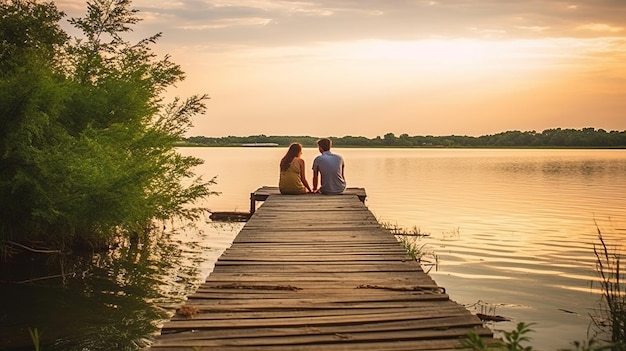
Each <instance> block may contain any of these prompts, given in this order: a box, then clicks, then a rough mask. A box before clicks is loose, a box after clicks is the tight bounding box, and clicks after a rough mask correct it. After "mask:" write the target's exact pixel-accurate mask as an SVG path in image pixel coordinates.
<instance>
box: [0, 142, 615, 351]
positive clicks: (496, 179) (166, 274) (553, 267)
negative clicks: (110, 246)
mask: <svg viewBox="0 0 626 351" xmlns="http://www.w3.org/2000/svg"><path fill="white" fill-rule="evenodd" d="M285 151H286V148H181V149H180V152H181V153H183V154H185V155H194V156H197V157H200V158H202V159H204V160H206V162H205V164H204V165H202V166H199V167H198V169H197V172H198V173H199V174H202V175H203V176H204V177H205V178H207V179H209V178H211V177H213V176H217V178H216V180H217V182H218V183H217V185H215V186H214V187H213V190H215V191H218V192H221V195H220V196H214V197H211V198H209V199H207V200H206V203H204V205H206V206H207V207H208V208H210V209H212V210H214V211H233V210H236V211H248V209H249V197H250V193H251V192H252V191H254V190H256V189H257V188H259V187H261V186H264V185H276V184H277V182H278V162H279V160H280V158H281V157H282V156H283V154H284V152H285ZM333 151H335V152H337V153H340V154H341V155H343V157H344V159H345V161H346V179H347V182H348V186H351V187H363V188H365V189H366V191H367V200H366V205H367V206H368V208H369V209H370V210H371V211H372V212H373V213H374V214H375V215H376V217H377V218H378V219H379V220H380V221H381V222H386V223H390V224H392V225H397V226H400V227H404V228H409V229H410V228H412V227H417V228H419V230H420V232H422V233H428V234H430V235H429V236H428V237H425V238H421V239H419V241H418V244H419V245H424V248H423V250H424V251H425V252H426V253H427V255H426V256H425V259H424V268H425V269H427V270H428V269H430V273H429V274H430V275H431V276H432V277H433V278H434V279H435V281H436V282H437V283H438V284H439V285H440V286H443V287H445V288H446V290H447V292H448V293H449V295H450V296H451V298H452V299H453V300H455V301H457V302H459V303H461V304H463V305H466V306H467V307H468V308H469V309H470V310H472V311H473V312H482V313H488V314H496V315H501V316H505V317H508V318H510V319H512V321H511V322H500V323H497V324H492V325H491V326H493V327H494V328H495V329H504V330H510V329H513V328H514V326H515V324H517V322H520V321H524V322H527V323H531V322H532V323H536V324H535V326H534V328H533V329H535V332H534V333H533V334H531V336H532V337H533V338H534V343H533V345H534V346H535V348H537V349H540V350H556V349H557V348H565V347H570V346H571V345H570V344H569V343H570V342H571V341H574V340H583V339H585V338H586V334H587V330H588V327H589V325H590V321H591V319H590V317H589V315H590V314H593V313H595V312H594V311H595V308H596V307H597V303H598V301H599V298H600V295H599V291H598V290H597V284H595V285H594V284H592V282H593V281H597V277H596V275H595V273H594V268H595V256H594V254H593V245H594V243H596V244H597V243H598V239H597V231H598V228H599V229H600V230H601V231H602V233H603V235H604V236H605V238H606V239H607V241H609V242H610V243H611V244H615V245H618V246H619V245H622V242H623V239H624V238H626V150H502V149H340V148H337V149H334V150H333ZM317 154H318V151H317V149H311V148H305V149H304V153H303V158H304V159H305V162H306V165H307V168H309V172H308V173H307V178H308V179H309V181H310V180H311V177H312V174H311V171H310V166H311V164H312V161H313V158H314V157H315V156H316V155H317ZM241 225H242V224H239V223H238V224H219V223H211V222H210V221H208V220H207V221H202V222H201V223H198V224H197V225H196V226H195V227H187V228H180V226H181V223H163V229H162V230H160V231H159V234H158V236H157V237H156V238H154V240H152V241H149V242H140V243H129V244H126V245H121V246H120V247H119V248H117V249H115V250H113V251H111V252H108V253H96V254H94V255H90V256H84V257H73V258H71V259H70V258H66V257H56V256H51V255H40V256H35V257H33V256H32V255H29V256H27V257H25V258H24V259H23V260H17V261H15V262H13V263H12V264H3V265H2V266H0V299H2V301H5V303H3V307H2V311H1V312H2V313H0V349H3V350H32V349H33V348H32V342H31V341H30V336H29V334H28V329H29V328H37V329H38V330H39V331H40V332H41V334H42V340H43V342H42V344H43V345H44V348H43V349H45V350H48V351H55V350H64V351H65V350H112V349H115V350H135V349H137V348H139V347H141V346H143V345H146V344H149V342H150V341H149V339H150V338H149V337H150V335H151V334H152V333H154V332H155V330H157V329H158V325H159V324H160V323H161V322H162V321H163V319H164V318H167V317H168V316H170V315H171V314H172V311H173V309H174V308H175V307H176V306H177V305H179V304H180V303H181V302H182V301H183V299H184V297H185V296H186V295H187V294H189V293H190V292H192V291H194V290H195V288H196V287H197V285H198V284H199V283H200V282H202V281H203V280H204V279H205V278H206V276H207V275H208V274H209V273H210V271H211V269H212V267H213V263H214V262H215V260H216V259H217V258H218V257H219V255H220V254H221V253H222V252H223V250H224V249H225V248H226V247H228V246H229V245H230V243H231V241H232V239H233V238H234V236H235V235H236V233H237V232H238V230H239V229H240V228H241ZM7 301H10V303H6V302H7Z"/></svg>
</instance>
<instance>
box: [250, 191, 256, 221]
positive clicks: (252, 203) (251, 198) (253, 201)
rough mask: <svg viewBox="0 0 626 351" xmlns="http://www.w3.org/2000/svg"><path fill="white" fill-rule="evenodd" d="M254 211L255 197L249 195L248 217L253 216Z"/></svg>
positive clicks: (252, 194) (251, 194)
mask: <svg viewBox="0 0 626 351" xmlns="http://www.w3.org/2000/svg"><path fill="white" fill-rule="evenodd" d="M254 211H256V195H255V194H254V193H250V216H252V215H253V214H254Z"/></svg>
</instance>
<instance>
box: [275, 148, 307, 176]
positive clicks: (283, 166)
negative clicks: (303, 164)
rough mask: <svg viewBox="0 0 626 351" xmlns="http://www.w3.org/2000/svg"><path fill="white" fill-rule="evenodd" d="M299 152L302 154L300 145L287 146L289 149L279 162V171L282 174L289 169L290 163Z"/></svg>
mask: <svg viewBox="0 0 626 351" xmlns="http://www.w3.org/2000/svg"><path fill="white" fill-rule="evenodd" d="M301 152H302V144H300V143H291V145H289V149H288V150H287V153H286V154H285V156H283V158H282V159H281V160H280V170H281V171H282V172H284V171H286V170H287V168H289V165H290V164H291V161H293V159H294V158H296V157H298V155H300V153H301Z"/></svg>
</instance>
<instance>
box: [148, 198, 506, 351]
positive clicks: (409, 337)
mask: <svg viewBox="0 0 626 351" xmlns="http://www.w3.org/2000/svg"><path fill="white" fill-rule="evenodd" d="M267 190H268V189H267V188H261V189H259V191H260V193H261V194H264V191H267ZM353 190H355V191H353V192H351V194H350V195H318V194H315V195H310V194H309V195H277V194H269V195H268V196H267V197H264V198H263V199H262V201H265V202H264V203H263V204H262V205H261V206H260V207H259V208H258V209H256V211H255V212H254V214H253V215H252V216H251V218H250V220H249V221H248V222H247V223H246V224H245V226H244V227H243V228H242V230H241V232H240V233H239V234H238V235H237V237H236V238H235V240H234V242H233V244H232V246H231V247H230V248H228V249H227V250H226V251H225V252H224V253H223V254H222V256H221V257H220V258H219V260H218V261H217V262H216V264H215V269H214V270H213V272H212V273H211V274H210V275H209V277H208V278H207V280H206V282H205V283H204V284H202V285H201V286H200V287H199V288H198V290H197V291H196V292H195V293H194V294H193V295H191V296H189V299H188V301H187V302H186V304H185V305H184V306H183V307H182V308H181V309H180V314H177V315H175V316H174V317H172V319H171V320H170V321H168V322H167V323H165V325H164V326H163V328H162V331H161V335H159V336H157V337H156V338H155V340H154V342H153V344H152V346H151V347H150V348H149V349H150V350H152V351H166V350H167V351H173V350H370V351H378V350H457V349H459V347H461V345H462V344H461V341H462V339H463V338H464V336H465V335H466V334H467V333H468V332H475V333H477V334H479V335H481V336H483V338H484V339H485V341H486V342H488V343H490V342H495V340H494V339H493V333H492V332H491V330H489V329H487V328H485V327H483V326H482V323H481V321H480V319H479V318H478V317H476V316H475V315H473V314H471V313H470V312H469V311H468V310H467V309H466V308H464V307H463V306H461V305H459V304H458V303H456V302H454V301H451V300H450V298H449V296H448V295H447V294H446V292H445V289H444V288H442V287H439V286H437V284H436V283H435V282H434V281H433V280H432V279H431V278H430V277H429V276H428V275H427V274H425V273H424V272H423V271H422V269H421V266H420V265H419V263H417V262H415V261H414V260H412V259H411V258H410V257H409V256H408V255H407V254H406V252H405V251H404V249H403V248H402V247H401V245H400V244H399V243H398V242H397V240H396V239H395V237H394V236H393V235H392V234H391V233H389V232H388V231H387V230H385V229H383V228H382V227H381V226H380V225H379V223H378V222H377V220H376V218H375V217H374V215H373V214H372V213H371V212H370V211H369V210H368V209H367V207H366V206H365V205H364V203H363V201H362V200H361V199H363V200H364V199H365V197H364V196H365V191H364V190H362V193H361V192H360V190H359V189H353ZM253 194H254V193H253ZM357 194H360V195H363V196H362V197H361V196H359V195H357Z"/></svg>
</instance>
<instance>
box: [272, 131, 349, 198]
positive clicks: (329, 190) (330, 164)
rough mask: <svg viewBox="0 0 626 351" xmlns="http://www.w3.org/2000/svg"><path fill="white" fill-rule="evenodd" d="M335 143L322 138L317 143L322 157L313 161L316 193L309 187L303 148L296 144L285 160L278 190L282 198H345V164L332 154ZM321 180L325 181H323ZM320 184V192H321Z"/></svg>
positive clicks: (293, 144) (290, 146)
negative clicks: (327, 195)
mask: <svg viewBox="0 0 626 351" xmlns="http://www.w3.org/2000/svg"><path fill="white" fill-rule="evenodd" d="M331 145H332V142H331V140H330V139H327V138H322V139H319V140H318V141H317V146H318V149H319V151H320V155H318V156H317V157H315V159H314V160H313V189H311V187H310V186H309V183H308V182H307V180H306V175H305V166H304V160H303V159H302V158H301V156H302V145H301V144H300V143H292V144H291V145H289V149H288V150H287V153H286V154H285V156H284V157H283V158H282V159H281V160H280V179H279V181H278V189H279V190H280V193H281V194H290V195H298V194H307V193H322V194H341V193H343V191H344V190H345V189H346V181H345V179H344V175H343V169H344V163H343V158H342V157H341V156H340V155H337V154H334V153H332V152H330V147H331ZM320 176H321V178H320ZM318 180H321V182H320V184H321V185H320V188H319V189H318V188H317V184H318Z"/></svg>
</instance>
